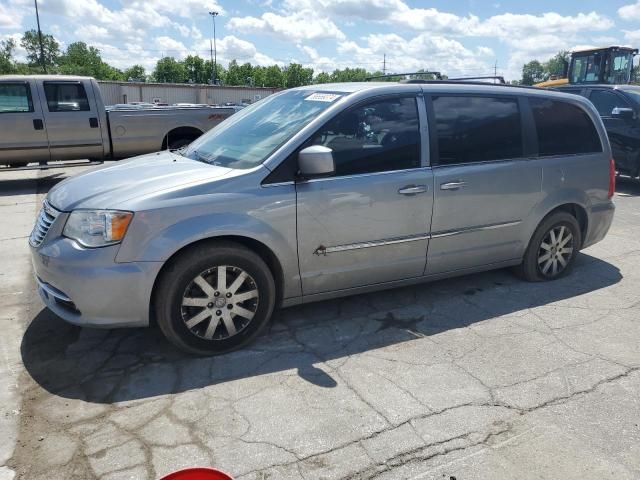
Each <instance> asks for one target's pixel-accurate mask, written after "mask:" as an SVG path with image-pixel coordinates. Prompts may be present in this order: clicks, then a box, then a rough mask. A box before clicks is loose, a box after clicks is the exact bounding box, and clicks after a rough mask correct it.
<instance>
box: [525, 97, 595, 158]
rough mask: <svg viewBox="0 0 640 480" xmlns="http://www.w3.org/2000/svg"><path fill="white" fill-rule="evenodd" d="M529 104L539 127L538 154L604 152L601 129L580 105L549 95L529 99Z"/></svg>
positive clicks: (537, 127) (543, 155)
mask: <svg viewBox="0 0 640 480" xmlns="http://www.w3.org/2000/svg"><path fill="white" fill-rule="evenodd" d="M529 104H530V105H531V110H532V112H533V118H534V120H535V124H536V129H537V135H538V152H539V153H538V154H539V156H541V157H549V156H553V155H578V154H585V153H596V152H601V151H602V144H601V143H600V136H599V135H598V131H597V130H596V127H595V125H594V124H593V121H592V120H591V118H590V117H589V115H587V112H585V111H584V110H582V109H581V108H580V107H578V106H576V105H573V104H571V103H569V102H562V101H557V100H551V99H548V98H530V99H529Z"/></svg>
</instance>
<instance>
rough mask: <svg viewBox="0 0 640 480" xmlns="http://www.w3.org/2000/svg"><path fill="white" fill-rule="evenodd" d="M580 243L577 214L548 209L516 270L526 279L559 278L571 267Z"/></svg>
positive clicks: (546, 279) (534, 280) (541, 280)
mask: <svg viewBox="0 0 640 480" xmlns="http://www.w3.org/2000/svg"><path fill="white" fill-rule="evenodd" d="M581 245H582V234H581V231H580V225H579V224H578V221H577V220H576V218H575V217H574V216H573V215H571V214H570V213H567V212H564V211H559V212H555V213H551V214H550V215H548V216H547V217H546V218H545V219H544V220H542V222H540V225H538V228H537V229H536V231H535V232H534V234H533V236H532V237H531V241H530V242H529V245H528V247H527V250H526V252H525V254H524V257H523V259H522V263H521V264H520V265H519V266H518V267H517V269H516V272H517V273H518V275H519V276H520V277H522V278H523V279H525V280H527V281H529V282H543V281H548V280H557V279H558V278H562V277H564V276H565V275H567V274H568V273H569V272H570V271H571V269H572V268H573V265H574V263H575V259H576V256H577V254H578V251H579V249H580V246H581Z"/></svg>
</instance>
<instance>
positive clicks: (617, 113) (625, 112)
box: [611, 107, 636, 120]
mask: <svg viewBox="0 0 640 480" xmlns="http://www.w3.org/2000/svg"><path fill="white" fill-rule="evenodd" d="M611 116H612V117H613V118H619V119H621V120H633V119H634V118H635V116H636V115H635V112H634V111H633V108H622V107H616V108H614V109H613V110H612V111H611Z"/></svg>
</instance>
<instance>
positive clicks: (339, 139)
mask: <svg viewBox="0 0 640 480" xmlns="http://www.w3.org/2000/svg"><path fill="white" fill-rule="evenodd" d="M311 144H313V145H323V146H326V147H328V148H330V149H331V150H333V158H334V161H335V165H336V175H338V176H342V175H356V174H362V173H372V172H387V171H392V170H406V169H409V168H418V167H420V129H419V125H418V107H417V105H416V99H415V98H414V97H411V98H409V97H405V98H388V99H384V100H378V101H375V102H371V103H367V104H364V105H360V106H357V107H355V108H352V109H349V110H347V111H345V112H342V113H340V114H339V115H337V116H336V117H335V118H334V119H333V120H331V121H330V122H329V123H328V124H327V125H325V126H324V127H323V128H321V129H320V131H319V132H318V133H317V134H316V135H315V136H314V138H313V139H312V141H311Z"/></svg>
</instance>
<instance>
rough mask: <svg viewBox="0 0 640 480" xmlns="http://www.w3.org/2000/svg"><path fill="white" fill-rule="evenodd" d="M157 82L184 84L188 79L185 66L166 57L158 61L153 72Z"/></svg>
mask: <svg viewBox="0 0 640 480" xmlns="http://www.w3.org/2000/svg"><path fill="white" fill-rule="evenodd" d="M153 77H154V78H155V80H156V82H161V83H184V82H185V81H186V79H187V74H186V72H185V68H184V65H183V64H182V62H179V61H177V60H176V59H175V58H173V57H164V58H161V59H160V60H158V62H157V63H156V68H155V70H154V71H153Z"/></svg>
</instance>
